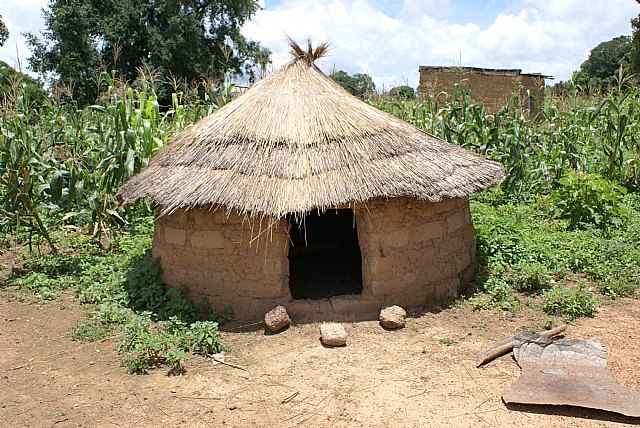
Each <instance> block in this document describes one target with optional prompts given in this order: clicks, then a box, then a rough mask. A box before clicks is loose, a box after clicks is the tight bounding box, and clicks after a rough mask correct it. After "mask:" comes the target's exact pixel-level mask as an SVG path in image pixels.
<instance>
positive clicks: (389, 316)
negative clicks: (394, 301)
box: [380, 305, 407, 329]
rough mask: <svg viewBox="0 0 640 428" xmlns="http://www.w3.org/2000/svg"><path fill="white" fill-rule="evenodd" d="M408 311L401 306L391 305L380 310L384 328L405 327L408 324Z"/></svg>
mask: <svg viewBox="0 0 640 428" xmlns="http://www.w3.org/2000/svg"><path fill="white" fill-rule="evenodd" d="M406 318H407V311H405V310H404V309H402V308H401V307H400V306H397V305H394V306H389V307H386V308H384V309H382V310H381V311H380V324H382V326H383V327H384V328H392V329H397V328H403V327H404V326H405V325H406Z"/></svg>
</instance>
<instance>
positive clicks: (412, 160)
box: [118, 42, 503, 317]
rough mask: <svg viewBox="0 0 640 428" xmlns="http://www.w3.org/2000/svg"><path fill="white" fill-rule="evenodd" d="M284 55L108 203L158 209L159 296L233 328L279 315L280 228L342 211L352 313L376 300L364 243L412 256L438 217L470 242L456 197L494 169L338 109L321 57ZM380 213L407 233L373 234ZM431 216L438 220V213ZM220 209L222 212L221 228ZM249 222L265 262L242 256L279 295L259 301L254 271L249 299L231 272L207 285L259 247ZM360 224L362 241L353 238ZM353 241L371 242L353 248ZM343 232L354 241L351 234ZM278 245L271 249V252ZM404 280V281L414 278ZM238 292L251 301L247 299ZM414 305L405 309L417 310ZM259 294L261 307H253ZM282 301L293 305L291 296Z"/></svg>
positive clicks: (377, 118)
mask: <svg viewBox="0 0 640 428" xmlns="http://www.w3.org/2000/svg"><path fill="white" fill-rule="evenodd" d="M291 46H292V54H293V59H292V60H291V61H290V62H288V63H287V64H285V65H283V66H282V67H281V68H280V69H278V70H277V71H275V72H273V73H272V74H270V75H269V76H268V77H266V78H264V79H263V80H261V81H260V82H258V83H256V84H255V85H254V86H253V87H251V88H250V89H249V90H247V91H246V93H244V94H242V95H241V96H239V97H238V98H237V99H236V100H234V101H232V102H231V103H229V104H227V105H226V106H224V107H223V108H221V109H219V110H218V111H216V112H215V113H213V114H212V115H210V116H208V117H206V118H203V119H201V120H200V121H198V122H197V123H196V124H195V125H193V126H191V127H189V128H187V129H186V130H184V131H183V132H181V133H180V134H179V135H178V136H176V137H175V138H174V139H173V141H172V142H171V143H170V144H169V145H168V147H167V148H166V149H164V150H163V151H162V152H161V153H159V154H158V155H157V156H156V157H155V158H154V159H153V160H152V161H151V162H150V163H149V165H148V166H147V167H146V168H145V169H143V170H142V171H141V172H140V173H139V174H137V175H136V176H135V177H133V178H132V179H131V180H129V182H127V183H126V184H125V185H124V186H123V187H122V188H121V189H120V191H119V192H118V196H119V198H120V199H121V200H122V201H123V202H125V203H133V202H135V201H137V200H139V199H142V198H150V199H151V200H152V201H153V202H154V203H155V204H156V206H157V207H158V212H159V214H160V217H159V219H158V222H157V223H156V236H155V238H154V253H155V254H156V255H158V256H160V257H161V259H162V265H163V268H164V272H165V282H168V283H186V284H187V285H189V286H191V289H192V290H193V291H194V293H195V294H203V295H206V296H208V298H209V299H210V300H212V301H214V302H217V303H219V304H226V303H229V304H232V305H234V304H235V306H238V308H235V307H234V309H235V310H236V314H238V313H240V314H242V317H244V315H248V316H249V317H251V316H254V315H256V314H257V313H258V312H260V311H262V309H263V307H268V306H269V305H271V304H272V303H287V302H290V301H291V293H290V291H289V289H288V287H287V285H288V282H289V279H290V278H289V277H290V275H293V273H292V272H290V271H289V266H288V264H289V262H290V260H291V254H289V248H290V247H292V246H293V245H295V244H296V243H297V242H296V241H295V239H292V238H291V237H289V239H287V237H288V232H289V227H290V223H295V221H294V220H293V219H305V221H306V222H307V223H308V222H309V216H307V217H305V215H306V214H308V213H310V212H312V211H318V212H323V211H325V210H327V209H340V211H342V209H345V208H348V211H349V212H350V213H351V216H352V217H351V218H352V220H351V222H352V223H353V225H355V223H356V220H357V223H358V232H357V241H358V244H357V245H359V246H360V248H359V254H360V255H361V257H360V258H359V260H360V263H361V266H362V271H361V274H360V276H359V278H360V277H361V280H360V282H362V284H361V288H360V289H361V290H362V292H361V294H362V300H366V301H369V300H368V299H369V298H370V297H372V296H373V297H375V296H376V293H375V292H374V290H370V289H368V288H367V284H366V283H367V281H369V282H370V280H371V278H369V277H370V276H371V275H373V274H371V273H370V272H369V270H367V266H368V265H369V264H371V263H373V260H374V259H373V258H369V257H368V256H367V254H368V253H369V252H371V254H372V257H373V253H375V252H378V253H380V252H383V248H382V247H380V242H381V240H382V241H384V237H381V236H378V235H379V234H380V233H383V232H384V231H385V230H388V231H389V233H392V234H393V232H398V231H401V230H405V229H406V230H407V234H408V235H411V236H409V238H408V239H409V240H408V241H407V242H406V243H405V242H404V241H406V239H405V238H404V234H401V235H402V237H401V239H400V241H401V242H400V243H397V242H396V243H393V245H391V247H393V246H394V245H395V244H403V245H407V246H411V247H415V248H418V247H420V245H418V244H419V243H417V242H416V241H415V239H418V238H416V237H415V236H413V235H415V234H416V233H417V229H416V228H419V227H420V226H424V225H425V224H432V223H433V222H444V223H442V224H443V225H444V224H445V223H446V222H447V219H448V218H449V217H451V216H459V217H460V222H461V224H465V225H467V227H466V229H470V218H469V215H468V202H467V199H466V198H467V196H468V195H469V193H471V192H475V191H479V190H483V189H485V188H487V187H490V186H492V185H494V184H496V183H497V182H499V180H501V178H502V177H503V167H502V165H500V164H499V163H496V162H493V161H490V160H487V159H485V158H483V157H481V156H479V155H477V154H474V153H471V152H469V151H467V150H465V149H463V148H461V147H458V146H455V145H452V144H449V143H447V142H445V141H442V140H440V139H438V138H436V137H434V136H433V135H431V134H428V133H426V132H424V131H421V130H418V129H417V128H415V127H413V126H411V125H409V124H407V123H405V122H403V121H401V120H399V119H397V118H395V117H393V116H391V115H389V114H387V113H384V112H382V111H380V110H378V109H376V108H375V107H372V106H370V105H368V104H366V103H364V102H363V101H361V100H360V99H358V98H356V97H353V96H351V95H350V94H349V93H348V92H346V91H345V90H344V89H343V88H342V87H340V86H339V85H338V84H337V83H335V82H334V81H333V80H332V79H331V78H329V77H327V76H326V75H325V74H323V73H322V71H321V70H320V69H319V68H318V67H316V65H315V64H314V61H315V60H316V59H318V58H319V57H321V56H322V55H323V54H324V53H325V52H326V50H327V45H324V44H323V45H319V46H318V47H317V48H316V49H315V50H314V49H312V48H311V44H310V43H309V45H308V49H306V50H304V49H302V48H300V47H299V46H298V45H297V44H295V43H293V42H292V43H291ZM385 201H386V202H385ZM412 201H413V202H412ZM385 206H392V207H393V210H396V211H397V210H400V211H398V212H397V213H396V214H397V215H398V216H400V217H403V216H404V214H403V212H404V209H403V208H401V206H403V207H405V208H406V206H409V207H411V206H413V209H414V210H416V209H418V210H420V212H421V213H423V214H424V215H423V214H416V213H414V214H412V216H411V219H404V220H402V219H401V218H400V217H398V218H396V219H395V220H397V221H402V224H396V225H395V226H393V227H390V226H389V225H388V224H387V223H386V222H385V225H383V224H373V223H372V222H373V219H374V218H375V217H376V214H375V213H374V212H373V211H375V209H378V208H380V210H382V211H381V212H384V211H385ZM444 206H446V207H447V209H446V210H444V209H439V208H438V207H444ZM221 207H224V208H225V214H224V215H223V216H220V214H221V211H222V210H220V209H219V208H221ZM359 210H364V211H359ZM372 210H373V211H372ZM409 211H411V208H410V209H409ZM394 212H395V211H394ZM354 215H355V218H353V216H354ZM207 216H210V218H209V219H207V218H206V217H207ZM447 216H448V217H447ZM391 217H392V216H391V214H390V213H389V212H387V213H384V214H382V215H381V217H380V218H381V219H385V218H386V219H387V221H394V220H389V219H390V218H391ZM265 220H266V221H265ZM209 221H210V222H211V224H209ZM254 221H259V222H260V223H261V226H260V227H259V230H263V229H265V228H264V225H267V226H268V227H267V229H268V230H269V240H270V241H271V242H272V244H273V245H270V246H269V247H270V248H266V247H265V249H264V250H263V251H264V252H265V254H256V250H255V245H254V247H253V250H252V251H253V254H254V257H255V258H256V261H255V263H256V264H260V263H261V260H262V261H264V260H267V259H270V258H273V260H278V263H275V264H272V266H271V270H275V271H277V272H275V273H274V274H273V281H272V282H273V283H274V284H277V285H274V286H273V287H275V288H277V289H278V290H280V291H273V292H267V293H265V292H264V289H265V287H266V288H267V289H271V288H270V286H269V285H265V284H266V282H269V281H271V280H269V281H266V280H263V279H264V278H265V276H268V275H266V274H265V272H266V271H265V269H266V268H265V267H264V263H262V264H263V267H262V268H259V269H258V268H256V269H253V268H252V269H253V270H252V273H251V275H253V276H252V278H253V277H255V279H253V280H251V281H252V282H251V285H250V286H248V285H242V283H243V278H241V277H242V276H243V271H242V270H241V269H240V270H237V269H236V270H234V271H233V272H234V273H230V274H229V275H228V276H230V278H229V279H228V280H227V279H219V278H220V276H221V272H227V271H228V270H229V269H228V268H229V266H226V267H225V264H236V262H235V261H234V260H233V259H232V258H229V254H234V255H235V256H238V255H239V254H240V253H242V257H240V258H239V259H237V260H236V261H237V262H240V260H241V259H242V263H247V260H246V257H250V256H248V255H247V254H251V252H252V251H249V252H246V253H245V252H242V251H244V250H240V248H241V247H243V246H247V247H248V246H250V245H251V244H252V243H253V241H254V239H255V238H256V236H257V235H259V234H260V233H261V232H259V231H258V233H256V230H257V229H256V228H255V226H254V223H253V222H254ZM416 221H417V222H418V223H420V222H421V223H420V224H418V223H416ZM457 221H458V220H456V222H457ZM368 223H371V224H370V227H368V226H366V225H367V224H368ZM243 224H244V225H245V226H246V225H248V226H247V227H245V226H242V225H243ZM203 225H205V226H203ZM238 225H241V227H240V229H243V230H245V229H246V230H250V233H249V232H247V233H246V234H245V237H244V238H243V239H239V240H238V236H235V237H232V236H231V235H233V234H232V233H230V232H229V231H230V230H236V231H237V229H238ZM456 225H457V223H456ZM280 226H282V227H280ZM434 227H435V226H434ZM363 228H368V229H370V232H371V233H370V234H368V235H365V234H364V231H363V230H362V229H363ZM410 228H414V230H410ZM423 228H424V227H423ZM352 229H353V230H354V233H355V228H354V227H352ZM378 229H380V230H379V231H378ZM444 229H446V228H444ZM167 230H170V231H169V232H167ZM319 230H320V229H319ZM455 230H458V229H455ZM176 231H177V232H176ZM451 232H452V233H453V232H454V231H453V230H452V231H451ZM203 233H204V235H203ZM207 233H208V235H207ZM274 233H275V235H274ZM323 233H329V232H326V231H325V232H323ZM279 234H282V236H283V237H282V238H279ZM448 234H449V232H448V231H446V230H445V231H444V232H442V233H441V232H438V231H433V233H427V235H428V236H427V235H425V239H427V238H430V239H427V240H429V242H430V244H431V245H432V246H433V242H431V241H432V240H433V239H445V238H447V237H448ZM373 235H375V236H376V239H375V240H376V244H375V245H377V246H378V247H379V248H376V249H373V247H372V248H369V247H368V246H367V244H366V242H365V241H367V239H369V238H370V237H371V236H373ZM431 235H433V236H435V237H436V238H431ZM462 235H465V234H464V233H463V234H462ZM274 236H275V237H274ZM207 237H208V238H207ZM469 237H470V239H471V242H472V241H473V234H472V230H471V232H470V235H469V233H466V235H465V236H464V237H461V238H460V242H459V246H461V247H464V251H463V252H464V253H465V254H466V256H464V257H463V258H464V260H465V262H466V263H467V265H469V264H472V263H473V261H474V260H475V258H474V254H475V250H474V251H473V254H470V253H469V252H470V251H471V250H470V249H469V248H468V247H469V246H470V244H469ZM319 239H320V238H319ZM205 241H206V242H205ZM214 241H215V242H214ZM241 241H242V242H241ZM280 241H281V242H280ZM274 242H275V243H274ZM421 242H422V241H421ZM425 242H426V241H425ZM289 243H291V245H289ZM423 243H424V242H423ZM305 244H309V243H308V242H305V241H303V242H302V244H300V243H298V246H305ZM234 246H235V247H234ZM363 246H364V247H366V248H363ZM391 247H389V248H391ZM396 247H397V245H396ZM225 249H226V250H225ZM461 251H462V250H461ZM266 253H268V254H266ZM176 254H181V256H177V255H176ZM274 254H275V255H274ZM271 256H273V257H271ZM324 256H326V254H325V255H324ZM324 256H322V257H324ZM322 257H320V258H322ZM183 258H190V259H194V258H196V259H198V260H200V262H198V263H197V264H196V265H197V269H199V270H202V269H203V268H202V267H201V265H202V261H203V260H204V259H206V260H208V261H207V262H206V264H209V265H211V264H214V265H216V266H219V268H215V269H213V270H210V271H208V272H206V273H203V272H200V273H199V274H196V275H193V274H187V272H192V273H193V269H194V268H196V266H191V267H187V266H182V267H176V266H175V263H179V262H177V261H176V260H178V259H183ZM203 258H204V259H203ZM315 258H316V259H317V258H318V257H315ZM384 258H387V259H388V258H389V255H385V256H384ZM172 260H173V261H172ZM251 263H253V262H251ZM273 266H276V267H275V268H274V267H273ZM209 267H210V266H209ZM209 267H208V268H209ZM467 267H468V266H457V267H456V268H455V269H453V268H452V269H449V270H450V271H451V272H447V273H446V275H444V276H445V277H447V278H449V277H456V278H457V277H459V276H460V275H461V272H462V270H464V269H467ZM208 268H207V269H208ZM390 269H392V270H393V269H394V268H393V267H390ZM231 270H233V269H231ZM374 270H375V269H374ZM402 270H403V269H401V268H397V269H396V272H395V273H396V274H400V275H401V276H402V274H403V271H402ZM405 270H407V272H405V273H407V274H409V273H413V274H414V275H413V277H415V276H416V275H415V271H416V267H415V266H412V267H410V268H407V269H405ZM418 270H419V269H418ZM454 270H455V271H456V272H453V271H454ZM254 271H256V272H257V271H259V273H258V274H255V272H254ZM177 272H182V273H177ZM307 274H308V272H307ZM225 275H227V274H226V273H225ZM251 275H249V276H251ZM425 275H426V274H425ZM425 275H418V276H419V277H420V278H418V279H415V280H413V282H411V281H409V282H411V284H408V286H409V288H411V287H414V288H416V287H417V288H420V289H421V290H422V289H424V288H425V287H426V288H428V286H429V284H432V283H433V281H431V280H429V279H428V278H426V276H425ZM223 276H224V275H223ZM246 276H247V275H245V277H246ZM439 276H442V275H439ZM216 277H217V278H216ZM291 279H293V278H291ZM439 279H442V278H439ZM449 279H450V278H449ZM216 281H217V282H216ZM230 283H234V284H236V285H235V286H231V285H229V284H230ZM414 283H415V284H419V286H416V285H415V284H414ZM239 284H240V285H239ZM458 286H459V281H458ZM275 288H274V290H275ZM436 288H437V287H436ZM252 290H262V291H259V292H258V293H257V295H256V294H255V293H253V291H252ZM385 293H386V292H384V293H383V294H379V293H378V294H377V295H378V296H383V297H381V298H377V299H374V300H375V302H377V303H376V304H378V305H381V304H384V303H386V302H392V301H394V299H393V298H389V296H390V294H389V293H386V294H385ZM420 293H421V292H418V293H417V294H419V295H420V299H419V300H421V301H420V302H418V303H424V301H423V300H424V296H423V295H422V294H420ZM265 294H266V295H268V296H267V297H264V296H265ZM293 294H294V297H295V294H296V293H295V292H294V293H293ZM343 294H344V293H343ZM400 294H402V293H400ZM410 294H411V295H416V292H413V291H412V292H411V293H410ZM423 294H424V293H423ZM427 294H428V293H427ZM432 294H433V293H432ZM440 294H442V293H440ZM449 294H451V293H449ZM335 296H339V294H337V295H335V294H334V295H331V296H329V297H331V300H333V299H335ZM440 297H441V296H440ZM247 298H248V299H250V300H252V301H243V303H242V304H237V301H238V299H240V300H241V301H242V300H243V299H245V300H246V299H247ZM255 299H262V300H263V301H264V302H263V303H264V304H262V305H259V304H258V305H256V304H255V302H254V301H253V300H255ZM396 300H402V299H396ZM427 300H428V299H427ZM396 303H402V302H396ZM318 304H320V305H322V303H318ZM405 304H406V303H405ZM333 306H335V305H333ZM365 306H366V305H365ZM370 306H371V305H370ZM374 306H375V305H374ZM240 307H242V309H239V308H240ZM255 308H259V309H255ZM254 309H255V310H254Z"/></svg>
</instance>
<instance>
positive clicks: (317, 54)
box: [287, 36, 331, 63]
mask: <svg viewBox="0 0 640 428" xmlns="http://www.w3.org/2000/svg"><path fill="white" fill-rule="evenodd" d="M287 42H288V43H289V47H290V48H291V51H290V52H291V55H292V56H293V58H294V59H305V60H307V61H309V63H313V62H314V61H315V60H317V59H319V58H322V57H324V56H326V55H327V53H328V52H329V49H331V46H330V45H329V43H328V42H322V43H318V45H317V46H316V48H315V49H314V48H313V44H312V43H311V38H307V49H306V50H305V49H303V48H302V47H301V46H300V45H299V44H298V43H296V41H295V40H293V39H292V38H291V37H289V36H287Z"/></svg>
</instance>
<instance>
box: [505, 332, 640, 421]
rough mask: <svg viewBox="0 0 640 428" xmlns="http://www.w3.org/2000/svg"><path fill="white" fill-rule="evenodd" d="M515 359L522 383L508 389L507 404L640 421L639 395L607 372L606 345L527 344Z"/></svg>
mask: <svg viewBox="0 0 640 428" xmlns="http://www.w3.org/2000/svg"><path fill="white" fill-rule="evenodd" d="M513 353H514V356H515V358H516V361H517V362H518V365H519V366H520V367H521V369H522V374H521V376H520V379H518V381H516V382H515V383H514V384H513V385H511V386H510V387H507V389H505V391H504V393H503V395H502V398H503V400H504V402H505V403H507V404H510V403H514V404H515V403H517V404H540V405H556V406H580V407H587V408H591V409H600V410H607V411H610V412H616V413H620V414H622V415H625V416H631V417H640V391H634V390H631V389H628V388H624V387H622V386H620V385H619V384H618V383H617V382H616V381H615V379H614V378H613V376H612V375H611V373H609V371H607V351H606V348H605V346H604V345H602V344H600V343H595V342H585V341H582V340H569V339H565V338H563V339H557V340H554V341H553V342H551V343H550V344H547V345H544V344H542V345H541V344H537V343H531V342H529V343H524V344H522V345H521V346H520V347H518V348H515V349H514V351H513Z"/></svg>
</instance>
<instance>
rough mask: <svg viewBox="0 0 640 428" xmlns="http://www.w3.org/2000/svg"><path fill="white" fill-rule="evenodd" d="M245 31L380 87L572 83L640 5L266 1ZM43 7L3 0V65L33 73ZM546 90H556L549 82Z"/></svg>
mask: <svg viewBox="0 0 640 428" xmlns="http://www.w3.org/2000/svg"><path fill="white" fill-rule="evenodd" d="M259 3H260V5H261V6H262V10H260V11H259V12H258V13H257V14H256V15H255V16H254V17H253V18H252V20H251V21H250V22H248V23H247V24H246V25H245V27H244V28H243V33H244V34H245V36H247V37H248V38H249V39H252V40H256V41H259V42H260V43H261V44H262V45H263V46H266V47H268V48H269V49H271V51H272V52H273V56H272V59H273V63H274V64H273V65H274V67H278V66H280V65H282V64H283V63H285V62H286V61H288V60H289V59H290V55H289V49H288V47H287V44H286V40H285V37H286V36H285V35H289V36H290V37H292V38H293V39H294V40H296V41H298V42H304V40H305V39H306V38H307V37H310V38H311V39H312V40H313V41H314V42H322V41H328V42H329V43H330V44H331V46H332V49H331V51H330V52H329V55H328V56H327V57H326V58H323V59H321V60H319V61H318V65H319V66H320V68H322V69H323V70H324V71H325V72H327V73H330V72H332V71H334V70H344V71H346V72H348V73H350V74H355V73H368V74H369V75H370V76H371V77H372V78H373V80H374V82H375V83H376V86H377V88H378V90H382V89H389V88H391V87H393V86H398V85H404V84H408V85H410V86H412V87H416V86H417V84H418V67H419V66H420V65H431V66H438V65H439V66H454V65H463V66H472V67H484V68H519V69H522V70H523V72H525V73H542V74H545V75H551V76H553V77H554V78H555V81H561V80H569V79H570V78H571V73H572V71H574V70H577V69H578V68H579V67H580V63H582V61H584V60H585V59H586V58H587V56H588V54H589V51H590V50H591V49H592V48H593V47H594V46H596V45H597V44H598V43H600V42H603V41H607V40H610V39H612V38H613V37H616V36H619V35H630V34H631V25H630V23H629V20H630V19H631V18H633V17H634V16H638V14H640V4H638V2H636V1H635V0H590V1H585V0H484V1H483V0H259ZM46 5H47V1H46V0H0V15H2V18H3V20H4V22H5V24H6V25H7V27H8V28H9V31H10V38H9V40H8V41H7V42H6V43H5V45H4V46H3V47H1V48H0V60H2V61H5V62H7V63H9V64H10V65H12V66H21V68H22V70H23V71H27V70H26V69H27V65H28V64H27V61H26V58H27V57H28V56H29V54H30V53H29V50H28V48H27V45H26V43H25V38H24V37H23V36H22V35H21V33H22V32H26V31H28V32H34V33H38V32H39V31H42V30H43V29H44V22H43V19H42V12H41V9H42V8H43V7H46ZM547 83H552V82H551V81H547Z"/></svg>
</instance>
